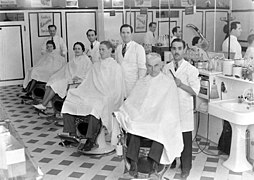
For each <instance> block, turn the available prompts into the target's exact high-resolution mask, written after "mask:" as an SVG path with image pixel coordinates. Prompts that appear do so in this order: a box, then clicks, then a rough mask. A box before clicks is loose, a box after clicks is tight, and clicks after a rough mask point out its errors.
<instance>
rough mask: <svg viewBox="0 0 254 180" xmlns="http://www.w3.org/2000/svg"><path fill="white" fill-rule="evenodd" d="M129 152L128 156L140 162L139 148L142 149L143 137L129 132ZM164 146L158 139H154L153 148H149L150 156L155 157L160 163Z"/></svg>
mask: <svg viewBox="0 0 254 180" xmlns="http://www.w3.org/2000/svg"><path fill="white" fill-rule="evenodd" d="M127 136H128V138H127V154H126V157H127V158H129V159H131V160H133V161H135V162H138V156H139V149H140V140H141V139H142V138H143V137H140V136H137V135H133V134H130V133H128V134H127ZM163 148H164V146H163V145H162V144H161V143H158V142H156V141H152V145H151V148H150V150H149V154H148V157H149V158H151V159H153V160H154V161H155V162H157V163H158V164H159V163H160V159H161V154H162V151H163Z"/></svg>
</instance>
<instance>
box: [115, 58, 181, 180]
mask: <svg viewBox="0 0 254 180" xmlns="http://www.w3.org/2000/svg"><path fill="white" fill-rule="evenodd" d="M161 67H162V61H161V57H160V55H159V54H156V53H150V54H148V55H147V69H148V75H147V76H146V77H144V78H142V79H139V80H138V81H137V83H136V85H135V86H134V89H133V90H132V92H131V94H130V95H129V97H128V98H127V99H126V101H125V102H124V103H123V105H122V106H121V107H120V109H119V111H117V112H115V113H114V114H115V116H116V119H117V121H118V122H119V124H120V127H121V128H123V129H124V130H125V131H126V132H127V154H126V157H127V160H128V161H129V162H130V170H129V173H130V175H132V176H134V177H137V175H138V172H137V170H138V168H137V162H138V155H139V148H140V138H141V137H144V138H147V139H150V140H152V146H151V148H150V151H149V155H148V158H149V159H150V162H152V163H153V168H154V169H153V171H152V172H151V173H150V175H152V174H154V173H155V175H156V174H157V167H158V164H159V163H160V164H170V163H171V162H172V161H173V160H174V158H175V157H180V155H181V152H182V149H183V140H182V133H181V127H180V114H179V104H178V94H177V87H176V84H175V82H174V79H173V77H172V76H171V77H167V76H166V75H165V74H163V73H162V72H161Z"/></svg>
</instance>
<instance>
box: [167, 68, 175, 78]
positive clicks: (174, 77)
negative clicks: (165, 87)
mask: <svg viewBox="0 0 254 180" xmlns="http://www.w3.org/2000/svg"><path fill="white" fill-rule="evenodd" d="M169 71H170V73H171V74H172V76H173V78H174V79H175V78H176V77H175V75H174V74H173V72H172V71H171V69H169Z"/></svg>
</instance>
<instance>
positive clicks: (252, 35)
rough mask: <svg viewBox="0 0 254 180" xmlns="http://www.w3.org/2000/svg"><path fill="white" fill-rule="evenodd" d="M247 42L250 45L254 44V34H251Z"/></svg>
mask: <svg viewBox="0 0 254 180" xmlns="http://www.w3.org/2000/svg"><path fill="white" fill-rule="evenodd" d="M247 41H248V43H249V44H251V43H253V41H254V34H250V35H249V36H248V38H247Z"/></svg>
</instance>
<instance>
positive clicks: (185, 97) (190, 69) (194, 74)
mask: <svg viewBox="0 0 254 180" xmlns="http://www.w3.org/2000/svg"><path fill="white" fill-rule="evenodd" d="M170 70H171V71H172V73H173V74H174V75H175V77H176V78H178V79H180V80H181V81H182V83H183V84H185V85H187V86H189V87H191V88H192V89H193V91H194V92H195V93H196V94H198V93H199V89H200V80H199V78H198V75H199V71H198V69H197V68H195V67H194V66H192V65H191V64H190V63H188V62H187V61H185V60H184V59H183V60H181V61H180V62H179V63H178V69H177V71H175V66H174V61H171V62H170V63H168V64H166V65H165V66H164V68H163V72H164V73H165V74H168V75H169V76H171V73H170ZM177 89H178V97H179V105H180V120H181V129H182V132H188V131H192V130H194V112H193V110H194V107H193V96H191V95H190V94H189V93H188V92H186V91H184V90H183V89H181V88H180V87H178V88H177Z"/></svg>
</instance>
